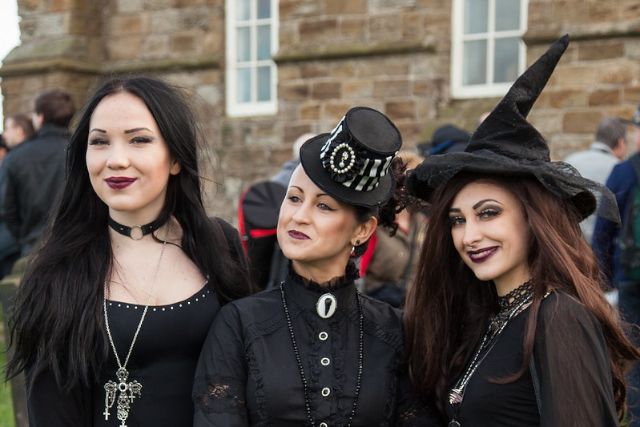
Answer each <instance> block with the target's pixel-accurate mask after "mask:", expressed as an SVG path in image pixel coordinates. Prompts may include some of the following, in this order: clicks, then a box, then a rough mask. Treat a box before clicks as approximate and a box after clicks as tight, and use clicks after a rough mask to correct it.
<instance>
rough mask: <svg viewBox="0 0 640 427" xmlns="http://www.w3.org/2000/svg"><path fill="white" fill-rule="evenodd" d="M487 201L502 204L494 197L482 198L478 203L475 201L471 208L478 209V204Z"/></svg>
mask: <svg viewBox="0 0 640 427" xmlns="http://www.w3.org/2000/svg"><path fill="white" fill-rule="evenodd" d="M487 202H493V203H497V204H499V205H500V204H502V203H500V202H499V201H497V200H494V199H484V200H480V201H479V202H478V203H476V204H475V205H473V209H478V208H479V207H480V206H482V205H483V204H485V203H487Z"/></svg>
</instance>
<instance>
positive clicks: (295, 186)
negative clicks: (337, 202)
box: [289, 185, 331, 199]
mask: <svg viewBox="0 0 640 427" xmlns="http://www.w3.org/2000/svg"><path fill="white" fill-rule="evenodd" d="M289 188H295V189H296V190H298V191H299V192H301V193H303V194H304V190H303V189H302V188H301V187H298V186H297V185H290V186H289ZM322 196H328V197H331V196H329V195H328V194H327V193H318V194H316V195H315V197H316V199H317V198H318V197H322Z"/></svg>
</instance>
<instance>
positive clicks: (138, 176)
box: [9, 77, 250, 427]
mask: <svg viewBox="0 0 640 427" xmlns="http://www.w3.org/2000/svg"><path fill="white" fill-rule="evenodd" d="M196 129H197V128H196V125H195V120H194V117H193V115H192V113H191V110H190V109H189V107H188V104H187V102H186V100H185V98H184V97H183V95H182V94H181V92H180V91H179V90H177V89H176V88H174V87H171V86H170V85H168V84H166V83H164V82H162V81H159V80H155V79H151V78H146V77H131V78H116V79H113V80H110V81H108V82H106V83H104V84H103V85H102V86H101V87H100V88H99V89H98V90H97V91H96V93H95V94H94V95H93V96H92V97H91V99H90V100H89V102H88V103H87V105H86V107H85V109H84V112H83V113H82V116H81V117H80V120H79V122H78V126H77V129H76V130H75V132H74V134H73V136H72V138H71V141H70V143H69V147H68V152H67V165H66V184H65V187H64V191H63V194H62V201H61V204H60V207H59V208H58V210H57V211H56V213H55V216H54V221H53V225H52V227H51V230H50V232H49V234H48V236H47V238H46V239H45V242H44V245H43V247H42V248H41V249H40V250H39V251H38V252H37V253H36V254H35V257H34V258H33V259H32V261H31V263H30V266H29V268H28V270H27V273H26V275H25V277H24V279H23V281H22V283H21V285H20V288H19V290H18V296H17V298H16V302H15V308H14V315H13V317H12V322H11V325H12V331H11V332H12V334H11V337H12V341H11V343H12V349H13V358H12V359H11V362H10V363H9V374H10V375H13V374H16V373H18V372H21V371H26V374H27V379H28V384H27V386H28V387H27V390H28V409H29V424H30V426H31V427H41V426H46V427H63V426H64V427H78V426H82V427H89V426H91V427H98V426H104V427H107V426H114V427H115V426H126V425H129V426H131V427H134V426H138V427H169V426H171V427H176V426H180V427H182V426H189V425H191V424H192V422H193V403H192V400H191V389H192V386H193V374H194V371H195V367H196V362H197V359H198V356H199V354H200V348H201V346H202V343H203V341H204V339H205V336H206V334H207V332H208V330H209V327H210V325H211V322H212V321H213V318H214V317H215V315H216V313H217V312H218V310H219V309H220V305H221V304H222V303H224V302H226V301H229V300H231V299H234V298H238V297H241V296H246V295H248V294H249V291H250V288H249V285H248V284H249V281H248V279H247V278H246V276H247V275H246V272H245V269H244V267H243V266H241V265H240V263H238V261H239V259H237V258H238V257H240V256H242V249H241V248H240V242H239V238H238V234H237V231H235V230H234V229H233V228H232V227H231V226H230V225H229V224H226V223H225V222H223V221H221V220H214V221H212V220H210V219H209V218H208V217H207V214H206V212H205V209H204V206H203V204H202V195H201V192H200V177H199V174H198V148H197V147H198V146H197V143H198V138H197V132H196Z"/></svg>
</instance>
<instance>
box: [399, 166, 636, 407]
mask: <svg viewBox="0 0 640 427" xmlns="http://www.w3.org/2000/svg"><path fill="white" fill-rule="evenodd" d="M478 179H487V180H490V181H491V182H494V183H496V184H497V185H500V186H502V187H504V188H506V189H507V190H509V191H511V192H512V194H514V195H515V196H516V197H517V198H518V199H519V200H520V202H521V203H522V206H523V210H524V214H525V216H526V219H527V222H528V225H529V227H530V230H531V240H530V242H529V247H528V260H527V261H528V265H529V268H530V273H531V278H532V280H531V283H532V284H533V286H534V298H533V302H532V304H531V307H530V310H529V316H528V319H527V323H526V326H525V336H524V343H523V354H524V357H523V362H522V366H521V369H520V371H519V372H516V373H514V375H512V376H510V377H508V378H506V379H502V380H506V381H513V380H515V379H517V378H518V377H520V376H521V375H522V374H523V373H524V372H525V370H526V368H527V366H528V362H529V359H530V357H531V354H532V352H533V345H534V338H535V333H536V323H537V318H538V312H539V309H540V303H541V301H542V299H543V297H544V295H545V293H546V292H547V291H549V290H557V291H560V292H563V293H565V294H568V295H570V296H573V297H574V298H576V299H578V300H579V301H580V302H581V303H582V304H583V305H584V306H585V307H586V309H587V310H589V311H590V312H591V313H593V315H594V316H595V317H596V318H597V319H598V321H599V322H600V324H601V326H602V330H603V333H604V336H605V339H606V342H607V346H608V349H609V354H610V356H611V364H610V367H611V373H612V377H613V391H614V398H615V403H616V408H617V410H618V414H620V415H622V413H623V410H624V402H625V396H626V391H625V384H624V370H625V368H626V367H627V365H628V363H629V362H630V361H634V360H637V359H639V358H640V353H639V352H638V350H637V349H636V348H635V347H633V345H632V344H631V342H630V341H629V340H628V338H627V337H626V336H625V334H624V333H623V331H622V328H621V326H620V324H619V321H618V318H617V316H616V314H615V311H614V310H613V308H612V307H611V306H610V305H609V304H608V303H607V302H606V300H605V298H604V296H603V293H602V291H601V289H603V288H604V282H603V280H602V276H601V273H600V271H599V269H598V265H597V261H596V259H595V257H594V256H593V253H592V251H591V248H590V247H589V245H588V244H587V242H586V241H585V240H584V238H583V237H582V234H581V231H580V227H579V225H578V223H579V216H578V214H577V213H576V212H575V211H574V210H572V208H570V207H569V206H568V205H567V204H566V203H564V202H563V201H562V200H561V199H559V198H558V197H556V196H554V195H553V194H552V193H550V192H549V191H547V190H546V189H544V188H543V187H542V186H541V185H540V184H539V183H538V182H537V181H534V180H533V179H527V178H523V179H512V180H508V179H505V178H502V177H497V176H477V175H475V176H470V175H459V176H456V177H454V178H453V179H452V180H451V181H449V183H448V184H447V185H444V186H442V187H441V188H439V189H438V190H436V192H435V193H434V195H433V197H432V200H433V201H434V202H433V205H432V206H431V213H432V215H431V217H430V222H429V225H428V230H427V237H426V239H425V243H424V246H423V249H422V253H421V257H420V262H419V267H418V272H417V277H416V283H415V285H414V286H412V287H410V288H409V292H408V295H407V300H406V315H405V326H406V337H407V340H406V345H407V351H408V353H409V355H410V356H409V365H410V369H411V376H412V380H413V382H414V384H415V386H416V388H417V389H418V390H419V391H420V393H421V395H422V396H423V397H424V398H425V399H429V400H430V401H435V402H437V405H438V407H439V409H440V411H442V412H444V406H443V403H444V401H445V398H446V394H447V391H448V390H447V387H448V386H449V385H450V384H449V381H451V380H452V379H455V378H458V377H459V376H460V374H461V371H462V369H464V363H465V361H466V360H468V359H469V357H470V355H471V353H472V352H473V351H474V350H475V349H476V347H477V345H478V343H479V341H480V339H481V337H482V335H483V334H484V332H485V328H486V325H487V322H488V319H489V316H490V315H491V314H492V313H495V312H496V310H497V307H498V299H497V298H498V297H497V294H496V291H495V287H494V286H491V285H490V284H489V283H487V282H482V281H480V280H479V279H477V278H476V277H475V276H474V274H473V273H472V271H471V270H470V269H469V268H468V267H467V266H466V265H465V264H464V262H463V261H462V259H461V258H460V256H459V255H458V253H457V252H456V250H455V248H454V246H453V241H452V238H451V229H450V225H449V220H448V210H449V208H450V207H451V203H452V201H453V199H454V197H455V196H456V195H457V194H458V192H459V191H460V190H461V189H462V188H463V187H464V186H465V185H467V184H469V183H470V182H473V181H476V180H478ZM561 326H562V325H559V327H561ZM497 380H498V381H501V379H497Z"/></svg>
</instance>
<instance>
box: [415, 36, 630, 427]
mask: <svg viewBox="0 0 640 427" xmlns="http://www.w3.org/2000/svg"><path fill="white" fill-rule="evenodd" d="M567 45H568V37H567V36H565V37H564V38H562V39H560V40H559V41H558V42H556V43H555V44H554V45H553V46H551V48H550V49H549V50H548V52H547V53H545V54H544V55H543V56H542V57H541V58H540V59H539V60H538V61H536V63H534V64H533V65H532V66H531V67H530V68H529V69H528V70H527V71H526V72H525V73H524V74H523V75H522V76H521V77H520V78H519V79H518V80H517V81H516V82H515V83H514V85H513V87H512V88H511V90H510V91H509V92H508V93H507V95H506V96H505V97H504V99H503V100H502V101H501V102H500V103H499V104H498V106H497V107H496V108H495V109H494V110H493V112H492V113H491V114H490V115H489V116H488V117H487V119H486V120H485V121H484V122H483V123H482V124H481V125H480V126H479V127H478V129H477V130H476V131H475V133H474V134H473V136H472V137H471V140H470V142H469V144H468V146H467V148H466V150H465V151H464V152H460V153H450V154H445V155H440V156H431V157H428V158H427V159H426V160H425V161H424V162H423V163H422V164H421V165H420V166H419V167H418V168H416V170H415V171H414V173H412V174H411V175H410V176H409V177H408V179H407V189H408V191H409V192H410V193H412V194H413V195H415V196H417V197H420V198H423V199H424V200H427V201H429V202H431V203H432V205H431V212H430V213H431V216H430V222H429V226H428V230H427V238H426V241H425V242H428V243H425V245H424V248H423V253H422V257H421V260H420V265H419V270H418V273H417V279H416V283H415V286H413V287H412V288H411V289H410V292H409V294H408V298H407V305H406V333H407V346H408V351H409V358H410V367H411V374H412V379H413V382H414V385H415V386H416V388H418V389H419V390H420V392H421V395H422V397H423V399H425V400H428V401H432V402H436V404H437V406H438V408H439V410H440V414H441V416H442V418H443V421H445V422H446V423H448V425H449V426H450V427H460V426H464V427H466V426H476V427H481V426H492V427H496V426H505V427H506V426H519V427H526V426H532V427H533V426H543V427H552V426H553V427H556V426H563V427H565V426H567V427H569V426H576V427H577V426H580V427H585V426H593V427H605V426H611V427H613V426H618V425H619V422H620V420H622V418H623V417H624V413H625V384H624V370H625V368H626V367H627V366H628V365H629V364H630V363H632V362H635V361H636V360H638V359H639V358H640V352H638V349H636V348H634V347H633V345H632V344H631V343H630V341H629V340H628V338H627V337H626V336H625V334H624V333H623V331H622V329H621V325H620V322H619V319H618V317H617V315H616V313H615V311H614V309H613V308H612V307H611V306H610V305H609V304H608V303H607V301H606V299H605V297H604V294H603V287H602V286H603V282H602V280H601V274H600V271H599V269H598V265H597V262H596V260H595V258H594V256H593V253H592V252H591V249H590V248H589V245H588V244H587V242H586V241H585V240H584V238H583V237H582V234H581V231H580V227H579V222H580V221H581V220H582V219H584V218H586V217H587V216H589V215H590V214H591V213H593V212H594V210H595V209H596V197H595V195H594V192H597V193H599V195H600V201H601V205H600V208H599V213H600V215H602V216H604V217H606V218H609V219H612V220H615V219H616V217H617V208H616V205H615V200H614V199H613V196H612V194H611V193H609V192H607V191H606V189H605V188H603V187H602V186H601V185H599V184H597V183H594V182H592V181H589V180H587V179H585V178H583V177H581V176H580V175H579V174H578V172H577V171H575V169H573V168H572V167H571V166H569V165H568V164H565V163H562V162H551V161H550V158H549V148H548V146H547V143H546V141H545V140H544V138H543V137H542V135H540V133H539V132H538V131H537V130H536V129H535V128H534V127H533V126H531V124H529V123H528V122H527V120H526V116H527V114H528V112H529V110H530V109H531V107H532V105H533V103H534V102H535V100H536V99H537V97H538V95H539V94H540V92H541V90H542V88H543V87H544V85H545V84H546V82H547V80H548V78H549V76H550V75H551V73H552V71H553V69H554V68H555V66H556V64H557V62H558V60H559V59H560V57H561V56H562V54H563V52H564V51H565V49H566V47H567Z"/></svg>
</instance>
